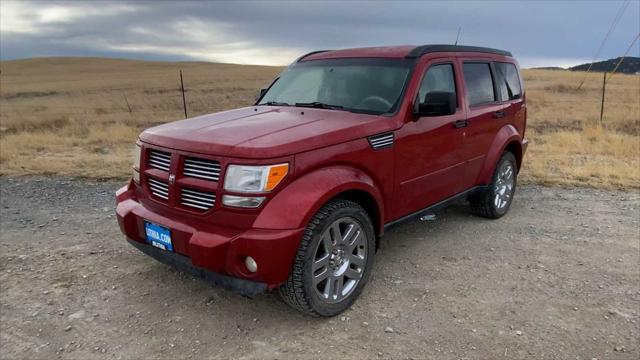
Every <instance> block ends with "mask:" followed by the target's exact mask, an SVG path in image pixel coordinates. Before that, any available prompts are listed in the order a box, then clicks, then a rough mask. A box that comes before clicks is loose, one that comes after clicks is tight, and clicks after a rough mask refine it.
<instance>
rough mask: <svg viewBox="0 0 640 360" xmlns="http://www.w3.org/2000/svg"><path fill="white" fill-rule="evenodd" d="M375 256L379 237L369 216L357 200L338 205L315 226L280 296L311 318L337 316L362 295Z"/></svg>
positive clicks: (321, 213) (320, 214)
mask: <svg viewBox="0 0 640 360" xmlns="http://www.w3.org/2000/svg"><path fill="white" fill-rule="evenodd" d="M374 252H375V232H374V230H373V224H372V223H371V219H370V218H369V215H368V214H367V212H366V211H365V210H364V209H363V208H362V207H361V206H360V205H358V204H356V203H354V202H352V201H348V200H341V199H338V200H333V201H331V202H329V203H328V204H327V205H325V206H324V207H323V208H322V209H320V210H319V211H318V212H317V213H316V214H315V216H314V217H313V218H312V219H311V221H310V222H309V225H308V226H307V229H306V231H305V233H304V235H303V237H302V240H301V242H300V248H299V249H298V253H297V255H296V258H295V261H294V264H293V269H292V271H291V274H290V275H289V278H288V279H287V281H286V282H285V283H284V284H283V285H282V286H281V287H280V289H279V292H280V295H281V297H282V299H283V300H284V301H285V302H286V303H287V304H289V305H290V306H292V307H293V308H295V309H297V310H299V311H301V312H303V313H305V314H309V315H312V316H335V315H337V314H339V313H341V312H343V311H344V310H346V309H348V308H349V307H350V306H351V304H353V302H354V301H355V300H356V298H357V297H358V296H359V295H360V293H361V292H362V289H363V288H364V286H365V284H366V283H367V281H368V280H369V277H370V276H371V270H372V268H373V258H374Z"/></svg>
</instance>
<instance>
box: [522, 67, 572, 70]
mask: <svg viewBox="0 0 640 360" xmlns="http://www.w3.org/2000/svg"><path fill="white" fill-rule="evenodd" d="M531 69H533V70H567V69H565V68H563V67H560V66H540V67H534V68H531Z"/></svg>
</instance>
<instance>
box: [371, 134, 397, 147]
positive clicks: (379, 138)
mask: <svg viewBox="0 0 640 360" xmlns="http://www.w3.org/2000/svg"><path fill="white" fill-rule="evenodd" d="M393 141H394V137H393V133H384V134H379V135H373V136H369V144H371V147H372V148H373V150H382V149H387V148H390V147H392V146H393Z"/></svg>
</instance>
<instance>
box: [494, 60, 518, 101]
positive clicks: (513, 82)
mask: <svg viewBox="0 0 640 360" xmlns="http://www.w3.org/2000/svg"><path fill="white" fill-rule="evenodd" d="M494 66H495V69H496V72H497V73H498V74H497V75H498V76H497V79H496V80H497V85H498V89H499V90H500V100H502V101H506V100H513V99H519V98H520V97H521V96H522V87H521V85H520V76H519V75H518V69H517V68H516V66H515V65H514V64H511V63H503V62H496V63H494Z"/></svg>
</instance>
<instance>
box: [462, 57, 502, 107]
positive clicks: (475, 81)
mask: <svg viewBox="0 0 640 360" xmlns="http://www.w3.org/2000/svg"><path fill="white" fill-rule="evenodd" d="M462 70H463V73H464V81H465V83H466V85H467V96H468V97H469V105H471V106H473V105H478V104H483V103H488V102H493V101H496V95H495V92H494V89H493V80H492V78H491V67H490V66H489V63H465V64H463V65H462Z"/></svg>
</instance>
